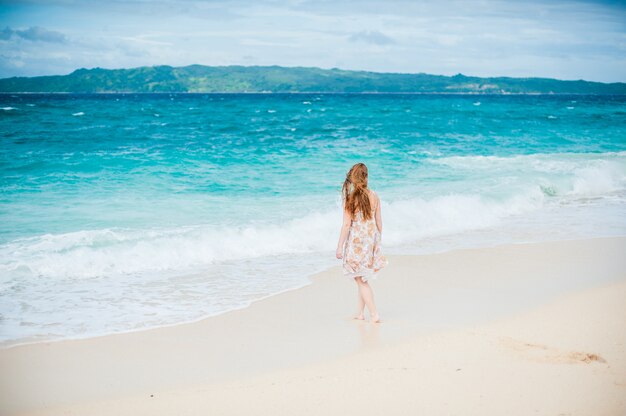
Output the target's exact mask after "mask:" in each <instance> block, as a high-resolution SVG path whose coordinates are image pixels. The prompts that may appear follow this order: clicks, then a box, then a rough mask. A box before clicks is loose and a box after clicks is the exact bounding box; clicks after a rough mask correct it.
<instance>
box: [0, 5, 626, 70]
mask: <svg viewBox="0 0 626 416" xmlns="http://www.w3.org/2000/svg"><path fill="white" fill-rule="evenodd" d="M190 64H202V65H281V66H288V67H293V66H307V67H312V66H314V67H319V68H341V69H349V70H366V71H376V72H401V73H429V74H441V75H455V74H457V73H462V74H465V75H473V76H511V77H548V78H558V79H585V80H591V81H602V82H624V81H626V0H620V1H582V0H579V1H563V0H545V1H538V0H525V1H524V0H464V1H463V0H439V1H432V0H427V1H419V0H414V1H408V0H386V1H380V0H377V1H374V0H332V1H331V0H318V1H313V0H285V1H266V0H232V1H212V0H207V1H199V0H155V1H148V0H108V1H91V0H30V1H6V0H0V78H5V77H11V76H37V75H62V74H68V73H70V72H72V71H73V70H75V69H78V68H94V67H101V68H111V69H113V68H131V67H138V66H146V65H172V66H185V65H190Z"/></svg>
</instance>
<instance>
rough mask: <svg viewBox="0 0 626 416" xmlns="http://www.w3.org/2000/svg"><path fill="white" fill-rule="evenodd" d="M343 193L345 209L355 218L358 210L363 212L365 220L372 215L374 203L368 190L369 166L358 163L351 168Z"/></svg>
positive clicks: (342, 189) (344, 183)
mask: <svg viewBox="0 0 626 416" xmlns="http://www.w3.org/2000/svg"><path fill="white" fill-rule="evenodd" d="M341 194H342V196H343V201H344V209H345V210H346V211H348V212H349V213H350V216H351V217H352V218H354V217H355V216H356V213H357V212H359V211H360V212H361V215H363V219H364V220H368V219H370V218H371V217H372V204H371V203H370V197H369V193H368V192H367V166H365V164H363V163H357V164H355V165H354V166H352V167H351V168H350V170H349V171H348V174H347V175H346V180H345V181H344V182H343V187H342V188H341Z"/></svg>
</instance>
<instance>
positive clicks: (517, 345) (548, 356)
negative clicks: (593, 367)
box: [500, 337, 606, 364]
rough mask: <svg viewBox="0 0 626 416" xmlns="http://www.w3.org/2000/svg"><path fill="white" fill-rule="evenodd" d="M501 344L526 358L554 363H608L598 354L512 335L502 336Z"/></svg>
mask: <svg viewBox="0 0 626 416" xmlns="http://www.w3.org/2000/svg"><path fill="white" fill-rule="evenodd" d="M500 344H501V345H502V346H503V347H505V348H506V349H507V350H509V351H513V352H515V353H517V354H521V355H522V356H523V357H524V358H526V359H529V360H532V361H537V362H544V363H553V364H579V363H585V364H590V363H592V362H599V363H606V360H605V359H604V358H602V357H600V356H599V355H598V354H593V353H588V352H579V351H563V350H559V349H558V348H553V347H549V346H547V345H543V344H531V343H529V342H525V341H520V340H517V339H514V338H511V337H500Z"/></svg>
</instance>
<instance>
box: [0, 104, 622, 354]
mask: <svg viewBox="0 0 626 416" xmlns="http://www.w3.org/2000/svg"><path fill="white" fill-rule="evenodd" d="M0 138H1V141H2V142H1V146H0V173H1V176H0V177H1V179H0V189H1V194H0V201H1V202H0V345H5V346H6V345H13V344H17V343H28V342H35V341H39V340H55V339H65V338H79V337H89V336H94V335H101V334H108V333H114V332H124V331H133V330H139V329H145V328H150V327H155V326H163V325H172V324H177V323H181V322H189V321H193V320H198V319H202V318H204V317H206V316H210V315H215V314H219V313H223V312H225V311H229V310H232V309H237V308H242V307H246V306H247V305H249V304H250V302H253V301H255V300H258V299H262V298H264V297H267V296H271V295H273V294H276V293H280V292H283V291H286V290H291V289H294V288H298V287H301V286H304V285H307V284H309V283H310V281H309V279H308V276H310V275H311V274H312V273H314V272H317V271H319V270H323V269H325V268H327V267H329V266H332V265H337V264H339V261H338V260H336V259H334V249H335V246H336V244H337V239H338V235H339V227H340V222H341V206H340V187H341V184H342V181H343V179H344V177H345V174H346V172H347V170H348V169H349V168H350V166H352V164H354V163H356V162H364V163H366V164H367V165H368V167H369V170H370V187H371V188H373V189H375V190H376V191H377V192H378V194H379V196H380V197H381V200H382V214H383V223H384V231H383V247H384V251H385V252H387V253H390V254H391V253H432V252H439V251H445V250H450V249H454V248H463V247H477V246H489V245H495V244H502V243H524V242H533V241H544V240H558V239H572V238H585V237H598V236H609V235H626V97H625V96H580V95H576V96H574V95H572V96H561V95H493V96H491V95H436V94H435V95H412V94H158V95H151V94H47V95H46V94H21V95H10V94H3V95H0ZM338 278H342V277H341V276H338ZM384 278H385V276H384V273H383V274H381V277H380V279H384Z"/></svg>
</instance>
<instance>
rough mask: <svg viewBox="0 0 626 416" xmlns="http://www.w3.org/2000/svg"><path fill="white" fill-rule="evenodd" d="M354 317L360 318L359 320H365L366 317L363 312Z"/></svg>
mask: <svg viewBox="0 0 626 416" xmlns="http://www.w3.org/2000/svg"><path fill="white" fill-rule="evenodd" d="M352 319H358V320H359V321H364V320H365V317H364V316H363V314H362V313H360V314H358V315H355V316H353V317H352Z"/></svg>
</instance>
